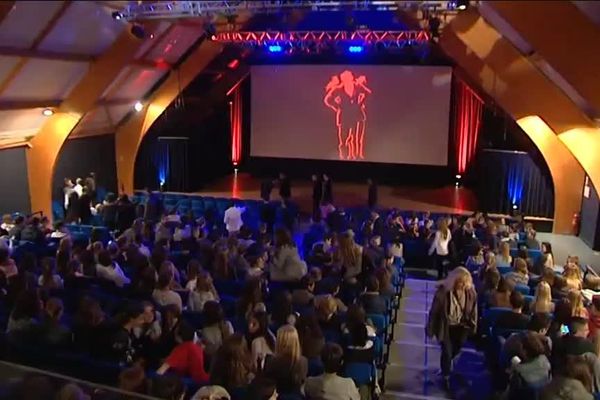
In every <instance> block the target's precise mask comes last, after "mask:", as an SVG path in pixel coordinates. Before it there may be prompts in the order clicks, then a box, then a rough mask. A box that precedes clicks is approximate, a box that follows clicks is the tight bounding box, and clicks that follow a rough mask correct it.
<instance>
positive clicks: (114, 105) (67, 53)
mask: <svg viewBox="0 0 600 400" xmlns="http://www.w3.org/2000/svg"><path fill="white" fill-rule="evenodd" d="M126 3H127V2H124V1H105V2H102V1H15V2H13V1H1V2H0V147H3V146H7V145H11V144H15V143H19V142H24V141H29V140H31V139H32V138H33V137H34V136H36V135H37V134H38V132H39V131H40V129H41V128H42V127H43V125H44V123H45V122H46V120H47V118H46V117H44V116H43V115H42V111H43V109H44V108H46V107H50V108H58V107H59V106H60V104H61V103H62V102H63V100H65V99H66V98H67V97H68V96H69V94H70V93H71V91H72V90H73V88H74V87H75V86H76V85H77V83H78V82H79V81H80V80H81V79H83V77H84V76H85V75H86V73H87V72H88V70H89V68H90V64H91V63H92V62H94V61H95V60H97V59H98V58H99V57H100V56H101V55H102V54H104V53H105V52H106V51H107V50H108V49H109V48H110V47H111V45H112V44H113V43H114V42H115V41H116V40H117V38H118V37H119V35H120V34H121V33H123V32H124V31H125V30H126V29H129V27H130V26H129V25H128V24H127V22H125V21H123V20H115V19H113V18H112V16H111V13H112V12H113V11H115V10H117V9H121V8H122V7H123V6H124V5H125V4H126ZM152 25H153V26H155V28H153V29H152V31H151V32H147V35H146V38H145V39H143V43H141V45H140V46H139V48H138V51H137V52H136V54H135V57H134V58H133V60H132V61H131V62H130V63H128V64H127V65H125V66H123V68H122V70H121V72H120V73H119V74H118V76H117V78H116V79H115V80H114V81H113V82H112V84H111V85H110V86H109V87H108V88H106V90H105V91H104V93H102V95H101V96H100V98H99V99H97V102H96V106H95V107H94V108H93V110H91V111H89V112H87V113H86V114H85V115H84V116H83V118H82V119H81V121H80V122H79V123H78V124H77V126H76V127H75V129H74V130H73V132H72V133H71V137H73V136H85V135H95V134H104V133H113V132H115V130H116V128H117V127H118V126H119V125H120V124H121V123H122V121H123V120H124V118H125V116H126V115H127V114H128V113H129V112H130V111H131V110H132V107H133V105H134V104H135V102H136V101H137V100H139V99H142V98H144V97H145V96H146V95H147V94H148V92H149V91H150V89H151V88H153V87H154V85H155V84H156V83H157V82H158V81H159V80H160V79H162V78H163V77H164V76H165V75H166V74H167V73H168V71H169V70H170V69H171V66H172V65H173V64H174V63H176V62H177V61H178V60H179V59H180V57H181V56H182V55H183V54H184V53H185V52H186V51H187V50H188V48H189V47H190V46H191V45H192V44H193V43H195V42H196V40H197V39H198V38H199V37H200V35H202V34H203V32H204V28H203V24H202V22H201V21H199V20H198V19H195V20H185V21H184V20H163V21H160V22H159V23H157V24H152Z"/></svg>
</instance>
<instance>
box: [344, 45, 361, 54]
mask: <svg viewBox="0 0 600 400" xmlns="http://www.w3.org/2000/svg"><path fill="white" fill-rule="evenodd" d="M363 50H364V47H362V46H356V45H354V46H350V47H348V51H349V52H350V53H362V52H363Z"/></svg>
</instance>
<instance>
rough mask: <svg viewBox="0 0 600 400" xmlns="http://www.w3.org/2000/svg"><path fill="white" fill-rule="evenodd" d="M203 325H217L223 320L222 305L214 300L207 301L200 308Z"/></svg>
mask: <svg viewBox="0 0 600 400" xmlns="http://www.w3.org/2000/svg"><path fill="white" fill-rule="evenodd" d="M202 316H203V320H204V325H205V326H211V325H217V324H220V323H222V322H223V321H225V313H224V312H223V307H221V304H219V303H218V302H216V301H207V302H206V303H204V308H203V309H202Z"/></svg>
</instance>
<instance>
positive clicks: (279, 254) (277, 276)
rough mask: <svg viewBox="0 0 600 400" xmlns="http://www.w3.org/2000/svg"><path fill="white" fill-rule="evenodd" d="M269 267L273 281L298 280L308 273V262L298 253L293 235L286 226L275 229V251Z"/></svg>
mask: <svg viewBox="0 0 600 400" xmlns="http://www.w3.org/2000/svg"><path fill="white" fill-rule="evenodd" d="M269 267H270V268H269V273H270V277H271V280H272V281H273V282H297V281H299V280H300V279H301V278H302V277H303V276H304V275H306V272H307V267H306V263H305V262H304V261H302V259H301V258H300V255H299V254H298V249H297V248H296V244H295V243H294V241H293V240H292V235H291V234H290V232H289V231H288V230H286V229H284V228H278V229H277V230H276V231H275V251H274V254H273V259H272V261H271V264H270V266H269Z"/></svg>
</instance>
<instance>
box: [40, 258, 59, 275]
mask: <svg viewBox="0 0 600 400" xmlns="http://www.w3.org/2000/svg"><path fill="white" fill-rule="evenodd" d="M54 271H56V260H55V259H54V258H52V257H44V258H43V259H42V276H43V277H44V280H47V279H52V276H53V275H54Z"/></svg>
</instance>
